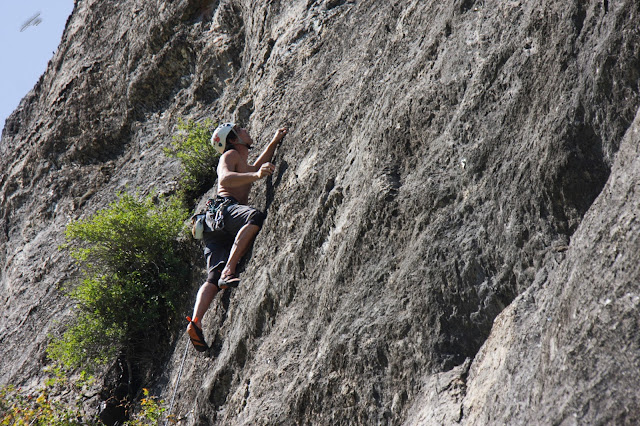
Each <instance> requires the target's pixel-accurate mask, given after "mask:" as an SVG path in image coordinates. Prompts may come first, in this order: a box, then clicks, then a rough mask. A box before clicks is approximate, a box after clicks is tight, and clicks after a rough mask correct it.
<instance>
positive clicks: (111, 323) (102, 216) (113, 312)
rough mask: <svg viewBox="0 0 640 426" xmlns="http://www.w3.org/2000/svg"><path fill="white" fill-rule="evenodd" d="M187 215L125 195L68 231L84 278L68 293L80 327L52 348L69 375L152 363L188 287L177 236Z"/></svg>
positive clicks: (172, 205)
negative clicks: (122, 362) (122, 361)
mask: <svg viewBox="0 0 640 426" xmlns="http://www.w3.org/2000/svg"><path fill="white" fill-rule="evenodd" d="M187 216H188V213H187V211H186V210H185V209H184V208H183V207H182V204H181V202H180V201H179V200H177V199H176V198H175V197H172V198H169V199H161V200H159V202H158V203H154V201H153V198H152V197H146V198H145V199H142V200H138V199H137V198H136V197H134V196H132V195H128V194H124V195H120V197H119V198H118V200H116V201H115V202H114V203H112V204H111V205H110V206H109V207H108V208H106V209H104V210H101V211H99V212H97V213H96V214H94V215H93V216H92V217H89V218H87V219H83V220H78V221H75V222H72V223H70V224H69V225H68V226H67V228H66V231H65V237H66V240H67V244H66V245H65V246H64V248H66V249H67V250H69V252H70V254H71V256H72V257H73V258H74V259H75V260H76V262H77V263H78V264H79V266H80V268H81V275H82V279H81V281H80V282H79V283H75V285H74V286H73V287H72V288H71V289H70V291H69V294H70V296H71V297H72V298H73V299H74V300H75V301H76V312H77V315H76V318H75V323H74V324H73V325H72V326H71V327H70V328H68V329H67V331H66V332H65V333H64V334H63V335H62V337H61V338H58V339H54V340H53V342H52V343H51V344H50V345H49V348H48V352H49V355H50V357H52V358H53V359H56V360H59V361H60V362H62V363H63V365H65V366H66V367H68V368H77V367H83V368H85V369H87V370H88V371H92V367H93V366H94V365H99V364H104V363H105V362H107V361H109V360H112V359H113V357H114V355H116V353H117V352H123V353H124V354H125V357H126V360H127V362H131V361H133V362H134V363H135V362H136V360H139V359H140V357H142V356H145V355H146V356H150V355H151V353H152V351H153V348H154V347H155V345H156V344H157V343H158V339H159V337H160V336H159V335H161V334H162V333H163V332H164V330H167V329H168V325H169V324H170V322H171V321H172V319H173V318H174V316H175V312H176V307H177V304H178V301H179V300H180V298H181V296H182V293H183V290H184V288H185V286H186V285H187V284H188V265H187V263H186V262H185V261H184V260H183V259H184V258H185V256H184V255H183V254H182V253H181V249H180V247H179V245H178V242H177V241H178V237H179V236H180V235H181V233H184V232H185V229H184V221H185V219H186V218H187Z"/></svg>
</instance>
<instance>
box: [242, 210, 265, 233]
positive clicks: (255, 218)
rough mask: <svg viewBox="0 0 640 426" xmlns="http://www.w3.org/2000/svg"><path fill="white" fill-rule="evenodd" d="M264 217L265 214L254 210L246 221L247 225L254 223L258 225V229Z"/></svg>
mask: <svg viewBox="0 0 640 426" xmlns="http://www.w3.org/2000/svg"><path fill="white" fill-rule="evenodd" d="M265 219H266V215H265V214H264V213H262V212H261V211H259V210H256V211H255V212H254V213H253V214H252V215H251V217H250V218H249V220H248V221H247V225H255V226H257V227H258V230H260V229H261V228H262V224H263V223H264V220H265Z"/></svg>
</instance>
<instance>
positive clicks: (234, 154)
mask: <svg viewBox="0 0 640 426" xmlns="http://www.w3.org/2000/svg"><path fill="white" fill-rule="evenodd" d="M220 158H224V159H233V160H235V159H239V158H240V153H239V152H238V151H236V150H235V149H230V150H229V151H225V152H224V153H223V154H222V156H221V157H220Z"/></svg>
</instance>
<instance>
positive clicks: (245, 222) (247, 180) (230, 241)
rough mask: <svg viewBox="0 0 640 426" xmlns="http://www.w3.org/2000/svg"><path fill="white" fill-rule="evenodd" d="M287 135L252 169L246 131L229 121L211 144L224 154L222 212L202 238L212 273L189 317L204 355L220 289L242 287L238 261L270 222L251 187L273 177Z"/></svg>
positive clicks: (280, 134) (218, 202)
mask: <svg viewBox="0 0 640 426" xmlns="http://www.w3.org/2000/svg"><path fill="white" fill-rule="evenodd" d="M287 132H288V129H287V128H284V127H283V128H281V129H278V130H277V131H276V132H275V135H274V136H273V138H272V139H271V142H269V144H268V145H267V146H266V147H265V149H264V150H263V151H262V153H261V154H260V156H259V157H258V158H257V159H256V160H255V161H254V163H253V164H252V165H250V164H249V163H248V159H249V150H250V149H251V147H252V145H253V139H252V138H251V136H250V135H249V133H248V132H247V129H245V128H240V127H239V126H236V125H235V124H234V123H224V124H222V125H220V126H218V128H216V130H215V131H214V132H213V135H212V136H211V144H212V145H213V147H214V148H215V149H216V150H217V151H218V152H219V153H220V154H222V155H221V156H220V160H219V162H218V169H217V173H218V186H217V195H216V198H215V199H214V200H212V203H213V210H214V211H216V212H219V213H218V214H217V215H216V218H215V219H216V220H215V223H211V224H210V225H211V226H210V227H209V229H210V230H211V232H205V233H204V234H203V242H204V245H205V249H204V254H205V258H206V260H207V273H208V275H207V280H206V281H205V283H204V284H202V286H201V287H200V289H199V290H198V295H197V297H196V302H195V305H194V307H193V316H192V317H187V320H188V321H189V324H188V325H187V333H188V335H189V338H190V339H191V342H192V343H193V346H194V347H195V348H196V350H197V351H199V352H203V351H205V350H207V349H208V345H207V343H206V342H205V339H204V334H203V332H202V317H203V315H204V314H205V312H206V311H207V309H209V305H210V304H211V302H212V301H213V299H214V297H215V296H216V294H217V293H218V291H219V290H220V289H226V288H230V287H237V286H238V284H239V283H240V278H239V277H238V274H237V272H236V268H237V266H238V262H239V261H240V260H241V259H242V257H243V256H244V255H245V254H246V253H247V251H248V250H249V248H250V247H251V244H252V243H253V240H254V239H255V237H256V235H258V232H259V231H260V228H261V227H262V222H263V221H264V219H265V215H264V213H262V212H261V211H259V210H257V209H255V208H253V207H250V206H248V205H247V204H248V202H249V192H250V190H251V185H252V184H253V183H254V182H256V181H258V180H260V179H262V178H265V177H267V176H270V175H271V174H273V172H274V170H275V166H274V165H273V164H271V163H270V161H271V159H272V158H273V155H274V153H275V150H276V148H277V146H278V145H279V144H280V142H281V141H282V139H283V138H284V136H285V135H286V134H287Z"/></svg>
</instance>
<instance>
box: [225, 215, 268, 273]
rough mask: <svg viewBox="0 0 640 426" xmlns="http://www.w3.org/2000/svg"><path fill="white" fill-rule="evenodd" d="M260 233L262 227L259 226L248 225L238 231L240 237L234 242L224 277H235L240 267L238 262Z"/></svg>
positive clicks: (237, 236)
mask: <svg viewBox="0 0 640 426" xmlns="http://www.w3.org/2000/svg"><path fill="white" fill-rule="evenodd" d="M259 231H260V227H259V226H258V225H253V224H246V225H244V226H243V227H242V228H240V231H238V235H236V239H235V241H234V242H233V247H232V248H231V254H230V255H229V260H227V265H226V266H225V267H224V269H223V270H222V277H223V278H224V277H228V276H230V275H235V273H236V267H237V266H238V262H240V259H242V256H244V255H245V254H246V253H247V251H248V250H249V247H251V244H252V243H253V240H254V239H255V238H256V235H258V232H259Z"/></svg>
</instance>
